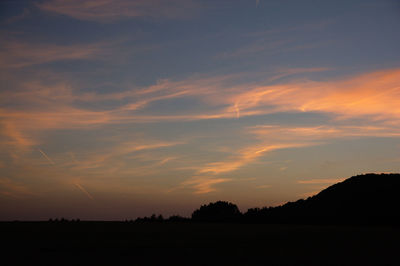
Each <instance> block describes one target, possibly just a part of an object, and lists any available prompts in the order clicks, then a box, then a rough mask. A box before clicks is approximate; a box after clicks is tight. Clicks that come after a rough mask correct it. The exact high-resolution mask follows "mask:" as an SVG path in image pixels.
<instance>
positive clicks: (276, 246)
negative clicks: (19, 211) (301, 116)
mask: <svg viewBox="0 0 400 266" xmlns="http://www.w3.org/2000/svg"><path fill="white" fill-rule="evenodd" d="M0 228H1V229H0V230H1V231H0V233H1V236H2V242H3V244H5V245H4V246H5V247H4V248H2V254H4V255H2V258H3V261H6V262H7V263H6V264H3V265H400V258H399V256H400V255H398V252H399V250H400V249H399V247H400V245H399V243H400V242H399V239H400V228H399V227H383V226H359V227H357V226H327V225H325V226H315V225H313V226H311V225H263V224H196V223H181V224H179V223H148V224H137V223H128V222H67V223H60V222H58V223H55V222H53V223H50V222H2V223H0Z"/></svg>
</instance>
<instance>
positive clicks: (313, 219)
mask: <svg viewBox="0 0 400 266" xmlns="http://www.w3.org/2000/svg"><path fill="white" fill-rule="evenodd" d="M399 189H400V174H365V175H358V176H353V177H351V178H349V179H346V180H344V181H343V182H340V183H337V184H334V185H332V186H330V187H328V188H326V189H324V190H322V191H321V192H320V193H318V194H317V195H315V196H312V197H309V198H307V199H300V200H297V201H295V202H288V203H286V204H283V205H281V206H277V207H263V208H250V209H248V210H247V211H246V212H244V213H241V212H240V211H239V208H238V207H237V206H236V205H235V204H233V203H230V202H226V201H217V202H213V203H209V204H206V205H202V206H200V208H199V209H197V210H195V211H194V212H193V213H192V215H191V217H190V218H187V217H182V216H179V215H172V216H170V217H169V218H164V217H163V216H162V215H161V214H159V215H156V214H153V215H151V216H150V217H142V218H137V219H136V220H134V221H133V220H126V221H125V222H135V223H165V222H173V223H180V222H199V223H202V222H211V223H279V224H284V223H298V224H301V223H307V224H352V223H354V224H396V225H399V224H400V212H399V207H400V204H399V203H400V196H399V195H400V193H399ZM79 221H80V220H79V219H76V220H68V219H65V218H61V219H54V220H53V219H50V220H49V222H53V223H67V222H68V223H72V222H75V223H76V222H79Z"/></svg>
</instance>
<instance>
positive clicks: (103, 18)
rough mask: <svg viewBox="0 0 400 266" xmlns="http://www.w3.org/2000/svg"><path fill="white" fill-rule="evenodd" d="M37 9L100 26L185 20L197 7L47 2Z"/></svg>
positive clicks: (175, 0) (176, 1)
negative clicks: (127, 21) (139, 20)
mask: <svg viewBox="0 0 400 266" xmlns="http://www.w3.org/2000/svg"><path fill="white" fill-rule="evenodd" d="M37 6H38V7H39V8H40V9H42V10H44V11H47V12H52V13H57V14H61V15H66V16H69V17H72V18H75V19H79V20H89V21H96V22H103V23H107V22H114V21H118V20H122V19H129V18H152V19H179V18H186V17H188V16H189V14H193V13H194V12H195V11H196V10H197V9H198V8H199V7H200V5H199V3H198V2H197V1H194V0H170V1H163V0H132V1H130V0H101V1H99V0H83V1H82V0H47V1H44V2H41V3H38V4H37Z"/></svg>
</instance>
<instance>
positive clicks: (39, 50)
mask: <svg viewBox="0 0 400 266" xmlns="http://www.w3.org/2000/svg"><path fill="white" fill-rule="evenodd" d="M107 45H108V44H106V43H93V44H71V45H57V44H36V43H28V42H20V41H12V40H6V41H4V42H2V44H1V45H0V62H1V63H0V68H20V67H27V66H33V65H38V64H44V63H49V62H54V61H61V60H83V59H91V58H95V57H96V56H98V55H100V54H102V53H104V51H105V48H106V46H107Z"/></svg>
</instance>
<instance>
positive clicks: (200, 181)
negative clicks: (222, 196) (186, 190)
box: [181, 176, 231, 194]
mask: <svg viewBox="0 0 400 266" xmlns="http://www.w3.org/2000/svg"><path fill="white" fill-rule="evenodd" d="M229 181H231V179H229V178H210V177H201V176H196V177H192V178H190V179H189V180H186V181H184V182H182V183H181V187H191V188H193V189H194V190H195V192H194V193H195V194H205V193H210V192H213V191H215V190H216V188H214V187H213V186H214V185H217V184H220V183H224V182H229Z"/></svg>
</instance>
